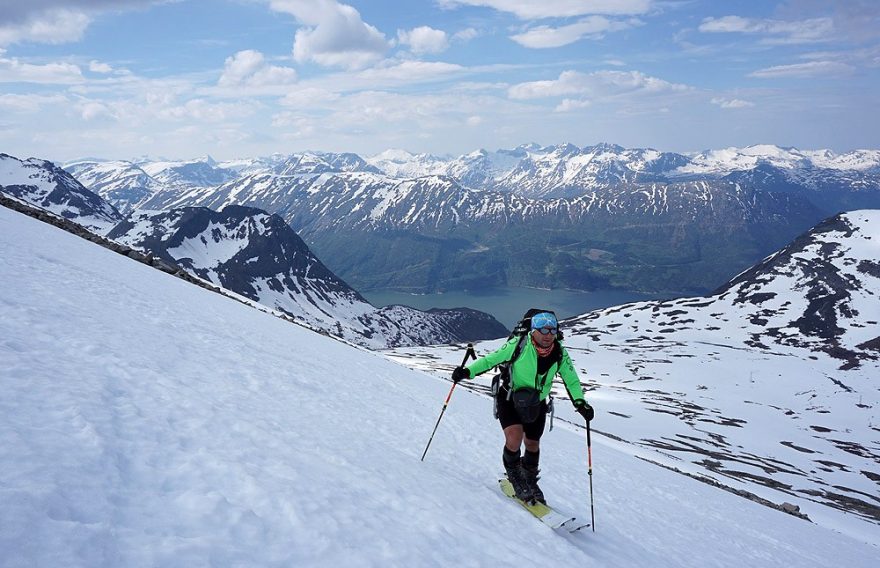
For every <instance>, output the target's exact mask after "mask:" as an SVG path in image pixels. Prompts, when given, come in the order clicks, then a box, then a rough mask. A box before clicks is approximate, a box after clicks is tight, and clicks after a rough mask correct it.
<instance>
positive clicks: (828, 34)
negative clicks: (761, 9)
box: [699, 16, 834, 44]
mask: <svg viewBox="0 0 880 568" xmlns="http://www.w3.org/2000/svg"><path fill="white" fill-rule="evenodd" d="M699 30H700V31H701V32H704V33H743V34H757V35H763V36H765V39H764V43H768V44H798V43H815V42H823V41H830V40H831V39H833V36H832V34H833V32H834V20H833V19H831V18H811V19H808V20H793V21H783V20H762V19H755V18H743V17H740V16H724V17H722V18H706V19H704V20H703V23H701V24H700V27H699Z"/></svg>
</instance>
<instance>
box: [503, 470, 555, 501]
mask: <svg viewBox="0 0 880 568" xmlns="http://www.w3.org/2000/svg"><path fill="white" fill-rule="evenodd" d="M522 473H523V477H524V478H525V482H526V485H527V487H528V491H529V493H530V494H531V499H532V500H533V501H537V502H538V503H543V504H545V505H546V504H547V500H546V499H544V492H543V491H541V488H540V487H538V480H539V479H541V478H540V477H538V473H540V471H539V470H538V466H535V467H528V466H526V465H525V464H523V465H522ZM511 483H512V482H511ZM523 501H525V499H523Z"/></svg>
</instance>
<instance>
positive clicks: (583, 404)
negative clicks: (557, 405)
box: [574, 398, 596, 422]
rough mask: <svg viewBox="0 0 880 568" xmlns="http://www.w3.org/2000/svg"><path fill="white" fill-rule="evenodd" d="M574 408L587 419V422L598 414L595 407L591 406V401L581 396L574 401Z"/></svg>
mask: <svg viewBox="0 0 880 568" xmlns="http://www.w3.org/2000/svg"><path fill="white" fill-rule="evenodd" d="M574 409H575V410H576V411H577V413H578V414H580V415H581V416H583V417H584V420H586V421H587V422H589V421H590V420H592V419H593V416H594V415H595V414H596V413H595V412H594V411H593V407H592V406H590V403H589V402H587V401H586V400H583V399H580V398H579V399H577V400H576V401H574Z"/></svg>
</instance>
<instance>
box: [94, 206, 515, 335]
mask: <svg viewBox="0 0 880 568" xmlns="http://www.w3.org/2000/svg"><path fill="white" fill-rule="evenodd" d="M108 238H111V239H114V240H116V241H118V242H120V243H123V244H126V245H128V246H131V247H134V248H136V249H140V250H143V251H145V252H149V253H151V254H153V255H155V256H156V257H159V258H161V259H163V260H166V261H169V262H173V263H175V264H178V265H180V266H182V267H184V268H186V269H187V270H188V271H190V272H191V273H193V274H195V275H196V276H199V277H200V278H203V279H205V280H208V281H210V282H212V283H214V284H215V285H217V286H220V287H222V288H225V289H227V290H231V291H233V292H236V293H238V294H241V295H243V296H245V297H247V298H250V299H252V300H254V301H256V302H259V303H260V304H262V305H264V306H268V307H269V308H272V309H275V310H279V311H281V312H284V313H285V314H288V315H290V316H292V317H294V318H295V319H297V320H299V321H302V322H305V323H307V324H308V325H310V326H312V327H313V328H315V329H319V330H323V331H325V332H327V333H330V334H332V335H335V336H337V337H341V338H344V339H346V340H349V341H351V342H354V343H357V344H360V345H365V346H369V347H373V348H376V347H379V348H381V347H391V346H400V345H425V344H430V343H450V342H453V341H464V340H473V339H483V338H489V337H497V336H498V335H501V334H504V333H505V328H504V326H503V325H501V324H500V323H499V322H497V321H496V320H494V319H493V318H492V317H491V316H489V315H488V314H484V313H482V312H477V311H475V310H468V309H464V308H459V309H453V310H435V311H431V312H423V311H419V310H415V309H412V308H408V307H404V306H389V307H385V308H381V309H377V308H375V307H373V306H372V305H371V304H370V303H369V302H367V301H366V300H365V299H364V298H363V297H362V296H361V295H360V294H358V293H357V292H356V291H355V290H353V289H352V288H351V287H349V286H348V284H346V283H345V282H343V281H342V280H341V279H339V278H338V277H337V276H336V275H335V274H333V273H332V272H331V271H330V270H328V269H327V267H325V266H324V264H323V263H321V261H320V260H318V259H317V258H316V257H315V256H314V255H313V254H312V252H311V251H310V250H309V248H308V246H306V244H305V243H304V242H303V241H302V239H300V238H299V236H298V235H297V234H296V233H295V232H294V231H293V229H291V228H290V226H289V225H287V223H285V222H284V220H283V219H281V218H280V217H278V216H277V215H269V214H267V213H265V212H263V211H261V210H259V209H253V208H249V207H242V206H237V205H229V206H227V207H225V208H224V209H223V210H222V211H212V210H211V209H208V208H204V207H199V208H194V207H189V208H183V209H171V210H168V211H158V212H157V211H145V210H142V211H137V212H135V213H133V214H132V215H131V216H129V217H128V218H127V219H126V220H125V221H123V222H122V223H120V224H119V225H117V226H116V227H115V228H114V229H113V230H112V231H111V232H110V233H109V234H108Z"/></svg>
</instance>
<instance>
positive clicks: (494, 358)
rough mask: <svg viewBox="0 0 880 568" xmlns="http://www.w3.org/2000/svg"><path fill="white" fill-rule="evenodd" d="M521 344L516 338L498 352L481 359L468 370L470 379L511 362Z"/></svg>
mask: <svg viewBox="0 0 880 568" xmlns="http://www.w3.org/2000/svg"><path fill="white" fill-rule="evenodd" d="M518 342H519V337H514V338H513V339H511V340H510V341H508V342H507V343H505V344H504V345H502V346H501V348H500V349H498V350H497V351H493V352H492V353H489V354H488V355H484V356H483V357H480V358H479V359H477V360H476V361H474V362H473V363H471V364H470V365H468V366H467V367H466V368H467V370H468V373H469V374H470V378H474V377H476V376H477V375H482V374H483V373H485V372H486V371H488V370H489V369H491V368H492V367H494V366H496V365H499V364H501V363H504V362H505V361H509V360H510V358H511V357H512V356H513V351H514V350H515V349H516V344H517V343H518Z"/></svg>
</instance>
